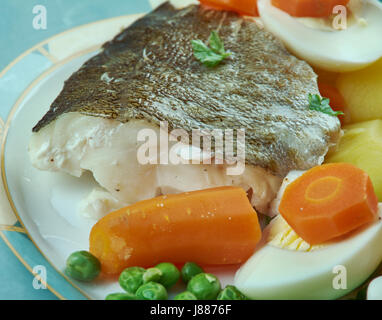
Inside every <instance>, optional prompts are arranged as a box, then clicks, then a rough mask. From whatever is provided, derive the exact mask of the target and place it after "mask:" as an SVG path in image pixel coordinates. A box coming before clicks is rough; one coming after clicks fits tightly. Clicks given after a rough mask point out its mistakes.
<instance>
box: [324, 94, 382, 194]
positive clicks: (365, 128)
mask: <svg viewBox="0 0 382 320" xmlns="http://www.w3.org/2000/svg"><path fill="white" fill-rule="evenodd" d="M381 98H382V96H381ZM344 131H345V134H344V136H343V138H342V139H341V141H340V144H339V146H338V149H337V150H336V151H334V152H332V153H330V154H329V155H328V156H327V158H326V162H327V163H331V162H347V163H351V164H353V165H355V166H357V167H359V168H360V169H363V170H364V171H366V172H367V173H368V174H369V176H370V178H371V181H372V182H373V186H374V189H375V193H376V194H377V196H378V200H379V201H382V166H381V163H382V120H373V121H367V122H361V123H357V124H353V125H347V126H345V127H344Z"/></svg>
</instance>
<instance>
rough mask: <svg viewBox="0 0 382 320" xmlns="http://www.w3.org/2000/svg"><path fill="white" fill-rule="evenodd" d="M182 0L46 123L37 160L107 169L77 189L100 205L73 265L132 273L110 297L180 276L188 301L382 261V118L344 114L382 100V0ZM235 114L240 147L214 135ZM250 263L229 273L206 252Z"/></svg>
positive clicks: (311, 294) (337, 286)
mask: <svg viewBox="0 0 382 320" xmlns="http://www.w3.org/2000/svg"><path fill="white" fill-rule="evenodd" d="M176 2H177V6H176V8H178V7H180V8H181V9H176V8H175V7H174V6H173V5H172V4H170V3H169V2H166V3H164V4H162V5H160V6H159V7H158V8H157V9H156V10H155V11H154V12H152V13H150V14H148V15H146V16H144V17H143V18H141V19H139V20H138V21H136V22H135V23H134V24H133V25H131V26H130V27H128V28H126V29H125V30H123V31H121V32H120V33H119V34H118V35H117V36H116V37H115V38H114V39H112V40H111V41H109V42H107V43H106V44H104V46H103V48H102V50H101V52H100V53H99V54H97V55H95V56H93V57H92V58H91V59H90V60H88V61H87V62H86V63H85V64H84V65H83V66H82V67H81V68H80V69H79V70H78V71H77V72H75V73H74V74H73V75H72V76H71V77H70V78H69V79H68V80H67V81H66V82H65V85H64V88H63V90H62V92H61V93H60V95H59V96H58V97H57V98H56V100H55V101H54V102H53V103H52V105H51V106H50V109H49V111H48V112H47V113H46V114H45V115H44V116H43V118H42V119H41V120H40V121H39V122H38V123H37V125H35V127H34V128H33V134H32V138H31V140H30V145H29V155H30V158H31V162H32V164H33V165H34V166H35V167H36V168H38V169H41V170H49V171H61V172H66V173H68V174H71V175H73V176H76V177H80V176H81V175H82V174H83V172H85V171H90V172H91V173H92V174H93V176H94V178H95V180H96V181H97V182H98V184H99V188H96V189H94V190H93V191H92V192H91V193H90V194H89V196H88V197H87V198H85V199H83V200H82V202H81V204H80V206H79V209H80V212H82V213H83V215H84V216H87V217H89V218H92V219H99V220H98V222H97V223H96V224H95V225H94V226H93V227H92V229H91V232H90V236H89V243H90V245H89V247H90V248H89V251H90V252H87V251H79V252H75V253H73V254H72V255H70V257H69V258H68V260H67V267H66V273H67V274H68V275H69V276H71V277H72V278H74V279H77V280H81V281H89V282H90V281H93V280H95V279H97V277H98V276H99V274H100V273H102V274H103V275H104V276H105V275H106V276H111V278H113V277H115V276H118V275H119V278H118V281H119V284H120V287H121V288H122V289H123V290H124V291H125V292H124V293H111V294H109V295H108V296H107V297H106V300H167V299H168V292H167V290H171V289H172V288H173V287H176V288H177V287H178V286H175V285H176V284H179V285H183V287H184V290H185V291H183V292H182V293H180V294H178V295H176V296H175V300H247V299H332V298H333V299H334V298H339V297H341V296H344V295H345V294H346V293H348V292H350V291H351V290H353V289H355V288H356V287H357V286H359V285H360V284H362V283H363V282H364V281H365V280H366V279H367V278H368V277H369V276H370V274H371V273H372V272H373V271H374V270H375V269H376V268H377V266H378V264H379V263H380V262H381V261H382V250H381V249H380V243H381V241H382V219H381V218H382V207H381V205H380V206H379V207H378V197H379V199H382V180H381V179H380V170H379V163H380V161H379V159H380V158H381V157H382V151H381V150H382V142H381V141H382V120H380V119H378V120H373V121H369V122H361V123H357V124H353V125H345V124H346V123H349V122H351V121H363V120H369V119H377V118H380V115H382V114H381V110H382V109H381V107H380V105H381V103H379V101H380V100H381V101H382V98H381V97H382V96H381V95H380V93H379V91H378V89H377V88H378V85H379V84H380V79H381V78H380V76H379V70H380V69H381V66H382V64H381V61H382V60H381V61H379V62H377V63H375V64H373V65H371V66H369V67H367V68H366V66H368V65H369V64H371V63H373V62H374V61H376V60H377V59H379V58H380V57H381V56H382V44H381V42H380V41H379V37H380V33H381V32H382V19H381V17H382V4H379V3H377V2H376V1H372V0H364V1H361V0H325V1H324V0H314V1H313V0H290V1H280V0H258V1H256V0H245V1H238V0H202V1H201V5H200V6H199V5H190V6H187V7H184V6H182V4H181V3H180V2H179V1H176ZM189 2H190V1H187V3H189ZM338 5H340V6H341V8H342V9H343V6H346V8H347V14H348V15H347V16H346V17H345V18H344V17H342V21H341V22H346V23H347V28H345V29H344V30H335V28H333V23H335V22H337V23H338V22H339V20H338V19H337V18H338V16H335V15H333V7H334V6H338ZM341 8H340V9H341ZM342 9H341V10H342ZM225 10H228V11H225ZM230 10H232V11H230ZM258 12H259V14H260V18H261V19H257V18H253V17H248V16H256V15H257V13H258ZM262 24H263V26H265V29H266V30H264V28H262ZM270 32H271V33H270ZM354 39H360V40H359V41H361V42H360V43H357V46H354ZM283 42H284V44H285V45H286V47H287V48H289V50H290V52H289V51H288V50H287V49H286V48H285V47H284V44H283ZM333 43H335V44H336V45H335V46H333V45H332V44H333ZM293 53H294V54H296V55H297V56H299V57H300V58H301V59H303V60H304V61H303V60H299V59H298V58H296V57H295V56H294V55H293ZM308 63H310V64H311V65H312V66H313V67H315V68H316V70H317V73H318V74H319V78H318V77H317V74H316V72H315V71H314V70H313V67H312V66H310V65H309V64H308ZM360 68H365V69H364V70H361V71H354V70H357V69H360ZM348 71H350V72H348ZM341 72H348V73H346V74H339V73H341ZM317 81H318V82H317ZM380 98H381V99H380ZM363 107H364V108H363ZM339 118H340V119H341V122H342V124H343V125H345V126H344V127H343V129H344V135H343V132H342V130H341V123H340V121H339ZM197 129H199V131H198V133H197V134H196V135H197V137H196V138H197V139H196V141H194V138H195V130H197ZM227 129H228V130H231V131H234V130H237V131H239V130H241V131H242V132H244V131H245V137H244V140H243V141H240V139H239V133H237V135H236V136H234V137H233V141H232V142H233V143H234V144H236V147H235V146H234V147H233V150H232V152H230V151H229V150H228V149H227V148H228V147H227V143H226V141H224V140H223V141H222V144H223V146H225V149H224V148H223V150H221V149H219V148H218V147H219V141H216V140H217V139H218V138H217V136H216V135H215V134H216V133H217V132H218V131H219V130H220V133H222V132H225V133H224V134H226V131H227ZM170 131H171V132H170ZM169 132H170V133H169ZM206 132H207V134H206ZM205 135H206V136H207V137H208V138H209V139H211V141H210V142H213V143H212V144H211V146H210V147H208V145H207V144H206V141H207V140H208V139H207V138H206V137H205ZM342 135H343V138H342V140H341V141H340V139H341V137H342ZM158 138H159V140H158ZM212 138H214V139H213V141H212ZM224 138H225V137H224ZM162 139H165V141H163V140H162ZM201 140H203V141H201ZM201 142H203V143H202V144H200V143H201ZM207 142H208V141H207ZM158 147H159V149H160V150H158ZM240 148H244V154H241V155H240V151H239V150H240ZM230 157H231V158H230ZM325 157H326V162H327V163H326V164H324V165H322V163H323V162H324V159H325ZM142 159H143V162H142ZM174 159H175V160H176V161H175V162H176V163H173V161H174ZM217 159H218V161H217V162H214V161H215V160H217ZM233 159H234V160H236V161H237V162H238V161H240V160H243V161H245V166H244V167H243V168H242V170H241V171H240V172H239V173H238V174H236V175H235V174H230V173H229V172H230V169H233V168H234V167H235V161H232V160H233ZM201 160H202V161H203V160H204V161H205V162H204V163H200V161H201ZM206 160H207V161H206ZM219 160H220V161H221V162H220V161H219ZM236 164H237V163H236ZM231 172H232V171H231ZM373 185H374V186H373ZM257 213H262V214H265V215H267V219H272V218H273V219H272V220H271V221H270V222H269V221H268V222H269V224H268V225H267V226H266V227H265V226H263V224H261V226H260V223H259V218H258V215H257ZM262 228H263V229H264V230H262ZM163 261H165V262H163ZM190 261H193V262H190ZM242 263H243V265H242V266H241V268H240V270H239V271H238V272H237V273H236V276H235V280H234V284H235V285H234V286H233V285H227V286H226V287H225V288H224V289H222V286H221V283H220V281H219V279H218V278H217V277H216V276H215V275H213V274H210V273H207V272H205V271H204V270H203V268H202V267H201V266H203V267H204V266H211V265H213V266H215V267H218V266H228V265H237V264H242ZM178 265H179V266H180V265H183V267H182V269H181V271H180V270H179V269H178V267H177V266H178ZM145 268H147V269H145ZM180 278H182V280H183V284H181V283H179V279H180ZM338 279H340V280H338ZM336 281H337V282H336ZM370 288H372V287H370ZM370 290H371V289H370ZM370 292H371V291H370Z"/></svg>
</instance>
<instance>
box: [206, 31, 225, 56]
mask: <svg viewBox="0 0 382 320" xmlns="http://www.w3.org/2000/svg"><path fill="white" fill-rule="evenodd" d="M208 42H209V44H210V47H211V49H212V50H213V51H214V52H215V53H217V54H221V55H224V54H225V49H224V43H223V41H222V40H221V39H220V37H219V35H218V33H217V32H216V31H212V32H211V35H210V38H209V39H208Z"/></svg>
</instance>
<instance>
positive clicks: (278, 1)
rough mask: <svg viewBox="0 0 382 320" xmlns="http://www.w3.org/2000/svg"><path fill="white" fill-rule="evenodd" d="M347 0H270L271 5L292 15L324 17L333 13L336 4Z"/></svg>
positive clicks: (345, 3)
mask: <svg viewBox="0 0 382 320" xmlns="http://www.w3.org/2000/svg"><path fill="white" fill-rule="evenodd" d="M348 2H349V0H272V5H274V6H275V7H277V8H279V9H281V10H283V11H285V12H287V13H289V14H290V15H291V16H294V17H313V18H324V17H329V16H330V15H332V14H333V8H334V7H335V6H337V5H343V6H346V5H347V4H348Z"/></svg>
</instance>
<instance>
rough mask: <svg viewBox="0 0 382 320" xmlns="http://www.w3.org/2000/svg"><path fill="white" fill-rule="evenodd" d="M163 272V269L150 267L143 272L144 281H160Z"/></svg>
mask: <svg viewBox="0 0 382 320" xmlns="http://www.w3.org/2000/svg"><path fill="white" fill-rule="evenodd" d="M162 274H163V273H162V271H160V270H159V269H158V268H148V269H147V270H146V271H145V273H144V274H143V277H142V279H143V283H147V282H159V279H160V278H161V276H162ZM162 284H163V283H162Z"/></svg>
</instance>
